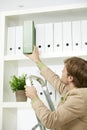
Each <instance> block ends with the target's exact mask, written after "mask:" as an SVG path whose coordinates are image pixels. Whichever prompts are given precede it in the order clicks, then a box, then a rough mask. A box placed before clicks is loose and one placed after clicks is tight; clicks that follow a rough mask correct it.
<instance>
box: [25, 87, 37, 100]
mask: <svg viewBox="0 0 87 130" xmlns="http://www.w3.org/2000/svg"><path fill="white" fill-rule="evenodd" d="M24 87H25V94H26V96H27V97H29V98H31V100H33V99H34V98H36V97H38V95H37V91H36V88H35V87H34V86H32V87H30V86H24Z"/></svg>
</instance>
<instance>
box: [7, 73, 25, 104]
mask: <svg viewBox="0 0 87 130" xmlns="http://www.w3.org/2000/svg"><path fill="white" fill-rule="evenodd" d="M26 76H27V75H26V74H23V75H21V76H19V77H17V76H16V75H13V76H11V80H10V81H9V84H10V87H11V89H12V91H13V92H15V94H16V101H17V102H21V101H26V100H27V97H26V95H25V88H24V86H25V84H26V81H25V80H26Z"/></svg>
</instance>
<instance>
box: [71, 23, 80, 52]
mask: <svg viewBox="0 0 87 130" xmlns="http://www.w3.org/2000/svg"><path fill="white" fill-rule="evenodd" d="M72 42H73V51H81V24H80V21H73V22H72Z"/></svg>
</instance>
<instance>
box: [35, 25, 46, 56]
mask: <svg viewBox="0 0 87 130" xmlns="http://www.w3.org/2000/svg"><path fill="white" fill-rule="evenodd" d="M35 27H36V46H37V47H38V50H39V53H40V54H42V53H44V48H45V46H44V40H45V39H44V38H45V27H44V24H36V26H35Z"/></svg>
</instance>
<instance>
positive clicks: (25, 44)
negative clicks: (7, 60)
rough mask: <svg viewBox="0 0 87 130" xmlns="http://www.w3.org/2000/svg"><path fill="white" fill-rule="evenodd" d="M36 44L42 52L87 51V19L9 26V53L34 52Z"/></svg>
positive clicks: (32, 22) (27, 22)
mask: <svg viewBox="0 0 87 130" xmlns="http://www.w3.org/2000/svg"><path fill="white" fill-rule="evenodd" d="M35 44H36V46H37V47H38V49H39V51H40V53H42V54H43V53H57V54H58V53H60V52H73V51H74V52H76V51H80V52H81V51H87V20H81V21H67V22H57V23H44V24H35V25H34V21H24V25H23V26H14V27H8V35H7V54H8V55H9V54H20V53H32V51H33V47H34V45H35Z"/></svg>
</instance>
